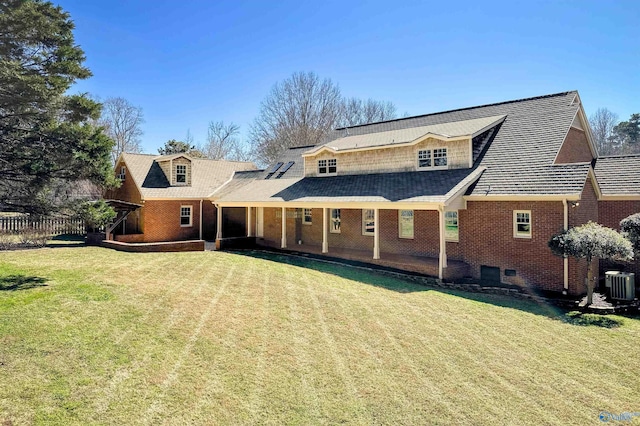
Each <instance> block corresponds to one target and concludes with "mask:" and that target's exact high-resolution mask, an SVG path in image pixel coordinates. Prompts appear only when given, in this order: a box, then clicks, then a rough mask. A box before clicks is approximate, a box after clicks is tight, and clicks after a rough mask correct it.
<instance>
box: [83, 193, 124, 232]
mask: <svg viewBox="0 0 640 426" xmlns="http://www.w3.org/2000/svg"><path fill="white" fill-rule="evenodd" d="M77 215H78V217H79V218H80V219H82V220H84V223H85V224H86V227H87V230H91V231H93V232H96V231H100V230H103V229H104V227H105V226H107V225H108V224H110V223H111V222H113V219H115V218H116V216H117V213H116V211H115V210H114V209H113V208H112V207H111V206H109V205H108V204H107V203H105V202H104V200H99V201H87V202H84V203H82V204H80V205H79V206H78V208H77Z"/></svg>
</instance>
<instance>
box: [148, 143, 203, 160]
mask: <svg viewBox="0 0 640 426" xmlns="http://www.w3.org/2000/svg"><path fill="white" fill-rule="evenodd" d="M158 153H159V154H160V155H172V154H182V153H185V154H188V155H189V156H191V157H196V158H201V157H204V155H203V154H202V152H200V151H199V150H198V149H196V147H195V146H194V145H191V144H190V143H187V142H182V141H177V140H175V139H171V140H168V141H167V142H165V143H164V147H163V148H158Z"/></svg>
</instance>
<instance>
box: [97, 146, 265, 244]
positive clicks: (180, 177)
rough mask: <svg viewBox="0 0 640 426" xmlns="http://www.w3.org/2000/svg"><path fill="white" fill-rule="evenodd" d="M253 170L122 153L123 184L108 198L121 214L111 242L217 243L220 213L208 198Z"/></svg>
mask: <svg viewBox="0 0 640 426" xmlns="http://www.w3.org/2000/svg"><path fill="white" fill-rule="evenodd" d="M255 168H256V167H255V165H254V164H253V163H247V162H233V161H216V160H209V159H202V158H191V157H190V156H188V155H186V154H174V155H161V156H157V155H147V154H128V153H124V154H122V155H120V157H119V158H118V161H117V162H116V167H115V170H116V175H117V177H118V178H119V179H120V181H121V183H122V184H121V186H120V187H119V188H117V189H115V190H111V191H109V192H108V193H107V194H106V196H105V198H107V199H108V200H110V201H109V202H110V203H111V204H112V205H113V206H114V207H115V208H116V210H118V211H119V217H118V220H117V221H116V223H115V224H114V225H115V226H114V227H113V229H112V231H111V232H112V234H113V235H112V236H108V237H109V238H113V239H114V240H116V241H119V242H123V243H150V242H168V241H185V240H202V239H213V238H214V237H215V235H216V229H215V226H216V223H217V221H216V209H215V207H214V206H213V204H211V202H209V198H208V197H209V196H210V195H211V194H212V193H213V192H215V191H216V190H217V189H218V188H220V187H221V186H223V185H224V184H225V183H226V182H227V181H228V180H229V179H231V177H232V176H233V174H234V172H237V171H243V170H252V169H255Z"/></svg>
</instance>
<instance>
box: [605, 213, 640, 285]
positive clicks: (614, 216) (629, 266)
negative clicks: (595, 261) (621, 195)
mask: <svg viewBox="0 0 640 426" xmlns="http://www.w3.org/2000/svg"><path fill="white" fill-rule="evenodd" d="M599 213H600V223H601V224H602V225H604V226H608V227H609V228H613V229H615V230H617V231H619V230H620V221H621V220H622V219H624V218H625V217H627V216H630V215H632V214H635V213H640V200H635V201H634V200H620V201H600V205H599ZM636 257H638V256H636ZM600 267H601V273H602V274H604V272H605V271H609V270H616V271H623V272H633V273H634V274H636V285H638V284H640V259H636V260H635V261H633V262H631V263H607V262H601V265H600Z"/></svg>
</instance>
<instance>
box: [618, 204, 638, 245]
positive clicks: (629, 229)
mask: <svg viewBox="0 0 640 426" xmlns="http://www.w3.org/2000/svg"><path fill="white" fill-rule="evenodd" d="M620 229H621V230H622V235H624V236H625V237H626V238H627V239H628V240H629V241H631V244H633V251H634V252H635V253H636V254H639V253H640V213H635V214H632V215H631V216H627V217H625V218H624V219H622V220H621V221H620Z"/></svg>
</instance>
